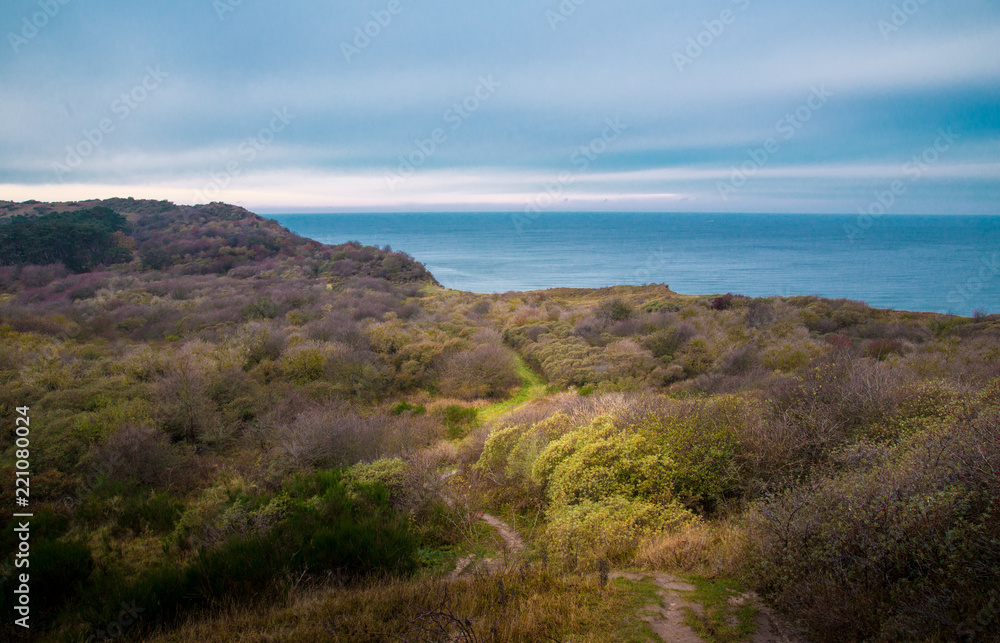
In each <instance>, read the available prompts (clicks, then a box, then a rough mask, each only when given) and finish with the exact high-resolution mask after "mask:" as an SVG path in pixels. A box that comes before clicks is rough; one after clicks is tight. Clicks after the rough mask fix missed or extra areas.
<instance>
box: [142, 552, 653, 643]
mask: <svg viewBox="0 0 1000 643" xmlns="http://www.w3.org/2000/svg"><path fill="white" fill-rule="evenodd" d="M656 599H657V597H656V588H655V586H654V585H653V584H652V583H649V582H632V581H627V580H624V579H618V580H615V581H613V582H611V583H609V584H608V585H607V586H606V587H603V588H602V587H601V586H600V583H599V582H598V580H597V579H596V578H593V577H590V578H583V577H560V576H555V575H552V574H550V573H548V572H546V571H544V570H540V569H537V568H532V569H529V570H527V571H519V572H511V573H506V574H498V575H477V576H475V577H472V578H465V579H461V580H458V581H450V582H449V581H445V580H442V579H419V580H409V581H406V580H399V579H391V578H386V579H381V580H380V581H377V582H376V581H373V582H370V583H367V584H365V585H361V586H355V587H342V588H341V587H320V588H313V589H307V590H296V591H294V592H293V593H292V594H291V595H290V596H289V598H288V600H287V601H286V602H284V603H283V604H270V605H267V604H262V605H260V606H257V607H255V608H238V609H233V610H230V611H228V612H226V613H222V614H218V615H216V616H214V617H211V618H207V619H205V618H200V619H193V620H192V621H189V622H188V623H187V624H185V626H183V627H180V628H177V629H175V630H172V631H170V632H161V633H160V634H159V635H158V636H153V637H150V638H149V639H147V640H151V641H157V642H159V643H164V642H166V641H174V642H188V641H190V642H192V643H194V642H197V643H211V642H212V641H259V640H270V641H288V642H292V641H303V642H304V641H322V640H370V641H389V640H405V641H408V642H410V643H418V642H419V643H424V642H430V641H439V640H463V641H477V642H478V641H493V640H497V641H545V640H558V641H567V642H568V641H572V642H573V643H604V642H606V641H616V642H618V641H620V642H622V643H649V642H650V641H656V640H657V638H656V635H655V634H654V633H653V631H652V630H651V629H650V627H649V625H648V624H647V623H646V622H645V621H643V620H642V618H641V610H642V608H643V607H644V606H646V605H648V604H650V603H651V602H653V601H655V600H656ZM443 614H450V615H453V616H454V617H456V618H457V619H459V620H460V621H461V622H462V623H463V625H462V626H456V625H454V624H452V623H451V622H450V621H449V625H448V626H447V627H446V628H445V630H444V634H445V635H442V634H443V633H442V630H441V629H440V628H439V627H438V625H437V622H439V621H440V620H447V619H442V618H441V616H442V615H443ZM460 628H461V629H460ZM463 636H464V637H463Z"/></svg>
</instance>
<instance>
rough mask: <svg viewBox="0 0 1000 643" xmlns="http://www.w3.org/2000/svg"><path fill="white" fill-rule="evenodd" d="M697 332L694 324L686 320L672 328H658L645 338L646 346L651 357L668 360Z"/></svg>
mask: <svg viewBox="0 0 1000 643" xmlns="http://www.w3.org/2000/svg"><path fill="white" fill-rule="evenodd" d="M697 334H698V331H696V330H695V328H694V326H692V325H691V324H688V323H686V322H684V323H680V324H677V325H676V326H674V327H673V328H666V329H663V330H659V331H657V332H655V333H653V334H652V335H650V336H649V337H647V338H646V339H645V342H644V343H645V345H646V348H648V349H649V350H650V351H651V352H652V353H653V357H656V358H658V359H662V360H663V361H670V360H671V359H673V357H674V353H675V352H676V351H677V349H678V348H680V347H681V346H683V345H684V344H686V343H687V342H689V341H690V340H691V339H692V338H694V337H695V336H696V335H697Z"/></svg>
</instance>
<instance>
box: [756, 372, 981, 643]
mask: <svg viewBox="0 0 1000 643" xmlns="http://www.w3.org/2000/svg"><path fill="white" fill-rule="evenodd" d="M998 417H1000V384H994V385H993V387H992V388H991V389H990V390H989V391H987V392H986V393H984V394H983V395H982V396H981V397H980V399H979V401H978V402H977V403H975V404H974V405H971V406H969V407H967V408H966V409H965V410H964V411H962V412H961V414H960V415H959V416H958V418H957V419H954V420H952V421H951V422H947V423H945V424H943V425H938V426H936V427H934V428H932V429H928V430H926V431H924V432H922V433H920V434H918V435H916V436H914V437H913V438H911V439H909V440H905V441H904V442H902V443H901V444H900V445H898V446H894V447H886V448H881V449H875V450H873V451H872V452H871V453H869V454H868V455H866V456H865V457H863V458H853V459H852V460H850V462H852V464H851V465H850V466H849V468H848V469H847V470H846V471H844V472H842V473H839V474H832V475H828V476H825V477H821V478H819V479H817V480H816V481H814V482H813V483H811V484H808V485H804V486H802V487H800V488H797V489H794V490H791V491H788V492H786V493H784V494H782V495H781V496H778V497H776V498H774V499H771V500H767V501H764V502H761V503H760V504H759V505H758V506H757V507H756V509H755V510H754V512H753V513H752V514H751V517H750V520H749V528H750V530H751V538H750V542H751V543H752V546H751V549H750V552H749V560H748V576H747V578H748V579H749V580H751V581H752V582H753V583H754V584H755V585H756V587H757V589H758V591H760V592H762V593H763V594H764V595H766V596H767V597H768V598H769V599H770V600H772V601H774V602H775V603H776V604H777V605H778V606H779V607H780V608H781V609H782V610H784V611H785V612H786V613H789V614H794V615H795V616H796V617H797V618H798V619H800V621H801V622H802V623H803V624H804V625H807V626H808V627H809V628H810V629H811V630H812V632H813V636H814V637H815V640H817V641H857V640H937V639H938V638H939V637H943V638H949V637H951V636H954V635H955V633H957V632H966V633H967V634H966V636H968V638H969V639H970V640H971V639H973V638H976V639H977V640H978V637H979V636H986V637H987V638H986V639H984V640H988V637H989V636H991V634H990V633H995V632H996V631H997V628H998V627H1000V620H998V617H997V614H998V612H997V610H996V606H997V605H998V604H1000V580H998V579H1000V548H997V546H996V543H997V542H998V541H1000V521H998V520H997V519H996V516H997V515H998V512H1000V500H998V499H1000V450H998V449H997V448H996V445H997V444H1000V421H998Z"/></svg>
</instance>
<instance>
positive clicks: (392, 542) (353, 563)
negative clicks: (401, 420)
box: [86, 470, 417, 625]
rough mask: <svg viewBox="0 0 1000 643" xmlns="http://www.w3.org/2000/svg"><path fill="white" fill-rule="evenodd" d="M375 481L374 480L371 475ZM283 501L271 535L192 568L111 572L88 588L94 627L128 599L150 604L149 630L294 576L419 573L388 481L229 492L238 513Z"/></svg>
mask: <svg viewBox="0 0 1000 643" xmlns="http://www.w3.org/2000/svg"><path fill="white" fill-rule="evenodd" d="M368 477H371V476H368ZM276 499H284V500H283V502H281V503H280V504H281V505H282V506H283V510H282V512H280V514H278V519H277V520H276V521H275V522H273V524H270V525H267V526H266V527H267V528H266V529H263V530H257V531H254V532H248V533H246V534H245V535H233V536H231V537H229V538H228V539H226V540H224V541H223V542H221V543H220V544H219V545H218V546H216V547H209V548H204V549H201V550H200V551H199V552H198V554H197V556H196V557H195V558H194V559H193V560H192V561H190V562H189V563H187V564H182V563H179V562H178V561H176V560H173V559H168V560H166V561H164V562H163V563H162V564H161V565H159V566H157V567H154V568H152V569H148V570H146V571H145V572H143V573H141V574H140V575H139V576H138V577H137V578H135V579H133V580H131V581H129V582H123V581H122V579H120V578H118V577H117V576H116V575H115V574H113V573H108V574H103V575H101V576H100V578H98V579H96V580H97V582H95V583H94V584H93V585H92V586H91V587H90V588H89V590H88V593H87V595H86V600H87V601H88V603H89V604H90V605H91V606H92V607H91V609H92V611H93V613H94V614H97V615H99V616H95V619H96V621H95V622H101V621H100V619H102V618H106V617H107V615H109V614H113V613H114V611H115V609H116V608H117V607H118V606H119V605H120V603H121V601H123V600H124V601H127V602H131V601H135V603H136V604H137V605H140V606H143V608H144V610H146V611H145V613H144V620H148V622H149V623H150V625H152V624H154V623H163V622H169V621H171V620H173V619H176V618H178V617H179V616H181V615H182V614H188V613H190V612H191V610H194V609H201V608H204V607H207V606H218V605H222V604H226V605H229V604H232V603H233V602H234V601H236V602H245V601H250V600H254V599H257V598H267V597H270V598H273V597H274V596H276V595H278V594H279V593H280V592H281V591H282V590H284V589H287V583H288V582H289V581H290V579H292V578H299V577H301V576H302V575H303V574H304V573H309V574H312V575H315V576H320V577H322V576H323V575H325V574H326V573H328V572H338V573H341V574H346V575H347V576H348V577H349V578H360V577H362V576H366V575H370V574H373V573H376V572H388V573H396V574H408V573H410V572H411V571H412V570H413V569H414V568H415V555H416V551H417V538H416V535H415V534H414V533H413V531H412V530H411V529H410V527H409V525H408V523H407V521H406V520H405V519H403V517H402V516H400V515H398V514H396V512H395V511H394V510H393V508H392V506H391V504H390V501H389V492H388V491H387V490H386V488H385V487H384V486H383V485H382V484H380V483H377V482H376V483H371V484H367V483H364V482H361V481H355V482H354V483H353V484H351V485H348V484H347V483H346V482H345V480H344V476H343V474H342V473H341V472H340V471H337V470H329V471H320V472H317V473H315V474H313V475H310V476H296V477H295V478H293V479H292V480H290V481H289V482H288V483H287V484H286V485H285V486H284V489H283V490H282V492H281V493H280V494H279V495H278V496H274V497H268V496H258V497H248V496H246V495H244V494H243V493H242V492H238V491H237V492H233V493H230V494H229V500H228V502H229V503H230V505H231V506H235V505H238V504H240V503H246V504H247V506H248V507H258V508H261V507H266V506H269V505H271V504H273V501H274V500H276Z"/></svg>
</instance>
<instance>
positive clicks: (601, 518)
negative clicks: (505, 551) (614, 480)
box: [542, 496, 695, 570]
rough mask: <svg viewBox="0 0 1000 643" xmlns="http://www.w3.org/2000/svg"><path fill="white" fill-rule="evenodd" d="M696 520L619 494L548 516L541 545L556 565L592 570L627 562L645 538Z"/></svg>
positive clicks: (680, 509) (673, 509) (667, 507)
mask: <svg viewBox="0 0 1000 643" xmlns="http://www.w3.org/2000/svg"><path fill="white" fill-rule="evenodd" d="M693 520H695V518H694V516H692V515H691V514H690V513H689V512H687V511H686V510H685V509H684V508H683V507H681V506H679V505H677V504H676V503H671V504H662V503H654V502H646V501H642V500H635V499H628V498H622V497H617V496H613V497H609V498H604V499H601V500H599V501H592V500H585V501H583V502H581V503H580V504H577V505H571V506H567V507H560V508H559V509H557V510H555V511H551V512H550V514H549V522H548V524H547V525H546V527H545V533H544V534H543V536H542V546H543V548H544V551H545V552H546V553H547V554H548V557H549V560H550V562H552V563H554V564H556V565H557V566H560V567H563V568H565V569H568V570H575V569H581V568H582V569H585V570H593V569H596V568H597V566H598V562H599V561H601V560H607V561H609V562H610V563H612V564H615V565H621V564H626V563H628V562H630V561H631V559H632V558H633V557H634V555H635V552H636V549H637V547H638V546H639V544H640V543H641V542H642V541H643V540H644V539H646V538H648V537H650V536H651V535H653V534H656V533H662V532H664V531H667V530H670V529H676V528H679V527H681V526H683V525H685V524H688V523H690V522H691V521H693Z"/></svg>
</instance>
